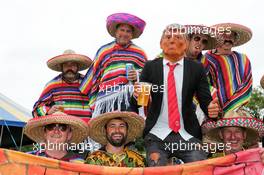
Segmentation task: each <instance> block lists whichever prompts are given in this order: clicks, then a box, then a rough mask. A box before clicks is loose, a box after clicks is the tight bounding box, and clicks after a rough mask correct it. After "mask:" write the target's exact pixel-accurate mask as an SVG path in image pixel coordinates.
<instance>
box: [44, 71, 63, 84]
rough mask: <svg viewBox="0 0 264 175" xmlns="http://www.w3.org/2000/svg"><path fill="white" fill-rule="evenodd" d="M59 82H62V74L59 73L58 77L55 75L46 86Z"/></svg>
mask: <svg viewBox="0 0 264 175" xmlns="http://www.w3.org/2000/svg"><path fill="white" fill-rule="evenodd" d="M61 80H62V74H61V73H60V74H59V75H57V76H56V77H54V78H52V79H51V80H50V81H48V83H47V84H46V85H49V84H53V83H56V82H61Z"/></svg>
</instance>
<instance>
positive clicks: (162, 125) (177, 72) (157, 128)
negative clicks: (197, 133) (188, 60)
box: [150, 59, 193, 141]
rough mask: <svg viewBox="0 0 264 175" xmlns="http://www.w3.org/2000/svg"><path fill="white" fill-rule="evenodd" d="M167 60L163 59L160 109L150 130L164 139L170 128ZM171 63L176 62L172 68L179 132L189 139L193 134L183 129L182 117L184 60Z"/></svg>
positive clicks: (185, 138)
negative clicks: (178, 115) (162, 85)
mask: <svg viewBox="0 0 264 175" xmlns="http://www.w3.org/2000/svg"><path fill="white" fill-rule="evenodd" d="M168 62H169V61H168V60H166V59H163V72H164V74H163V81H164V82H163V83H164V92H163V99H162V104H161V110H160V114H159V117H158V120H157V122H156V124H155V125H154V127H153V128H152V129H151V130H150V133H152V134H154V135H156V136H157V137H158V138H160V139H161V140H164V139H165V138H166V137H167V136H168V135H169V134H170V133H171V131H172V130H171V129H170V127H169V117H168V82H167V81H168V74H169V70H170V68H169V66H168V65H167V63H168ZM171 64H178V65H177V66H176V67H175V69H174V78H175V84H176V94H177V99H178V109H179V113H180V125H181V127H180V130H179V133H180V135H181V136H182V138H183V139H184V140H186V141H187V140H189V139H190V138H192V137H193V136H192V135H190V134H189V133H188V132H187V131H186V130H185V129H184V123H183V118H182V84H183V68H184V66H183V64H184V61H183V59H181V60H180V61H178V62H177V63H171Z"/></svg>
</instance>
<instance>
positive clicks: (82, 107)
mask: <svg viewBox="0 0 264 175" xmlns="http://www.w3.org/2000/svg"><path fill="white" fill-rule="evenodd" d="M83 77H84V75H81V74H79V79H78V81H76V82H74V83H67V82H65V81H64V80H63V79H62V74H60V75H58V76H57V77H55V78H54V79H52V80H51V81H49V82H48V83H47V84H46V86H45V88H44V90H43V92H42V94H41V95H40V97H39V99H38V101H37V102H36V103H35V105H34V107H33V112H32V113H33V116H34V117H38V116H44V115H46V114H47V111H48V110H49V109H50V108H51V107H52V105H54V104H59V105H62V106H63V110H64V111H63V112H65V113H67V114H69V115H74V116H79V117H88V116H91V112H90V109H89V107H88V97H87V96H86V95H83V94H82V93H81V92H80V90H79V86H80V83H81V81H82V80H83Z"/></svg>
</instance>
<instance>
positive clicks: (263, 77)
mask: <svg viewBox="0 0 264 175" xmlns="http://www.w3.org/2000/svg"><path fill="white" fill-rule="evenodd" d="M260 85H261V87H262V88H263V89H264V75H263V76H262V78H261V80H260Z"/></svg>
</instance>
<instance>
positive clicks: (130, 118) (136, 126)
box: [89, 111, 144, 145]
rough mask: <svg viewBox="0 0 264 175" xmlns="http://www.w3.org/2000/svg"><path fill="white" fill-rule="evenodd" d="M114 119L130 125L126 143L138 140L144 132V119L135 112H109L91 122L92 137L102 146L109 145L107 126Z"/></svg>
mask: <svg viewBox="0 0 264 175" xmlns="http://www.w3.org/2000/svg"><path fill="white" fill-rule="evenodd" d="M114 118H121V119H122V120H124V121H125V122H126V123H127V124H128V131H127V140H126V143H128V142H131V141H133V140H135V139H136V138H138V137H140V136H141V135H142V132H143V128H144V119H143V118H142V117H140V116H139V115H137V114H136V113H134V112H118V111H115V112H108V113H104V114H101V115H99V116H98V117H96V118H94V119H91V120H90V122H89V126H90V130H91V131H92V132H91V133H90V137H91V138H92V139H93V140H94V141H96V142H98V143H100V144H102V145H106V144H107V138H106V130H105V126H106V124H107V123H108V122H109V121H110V120H111V119H114Z"/></svg>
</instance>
